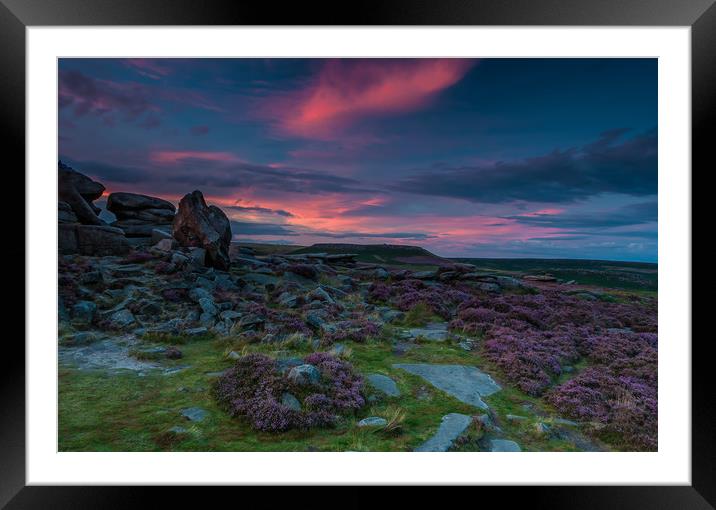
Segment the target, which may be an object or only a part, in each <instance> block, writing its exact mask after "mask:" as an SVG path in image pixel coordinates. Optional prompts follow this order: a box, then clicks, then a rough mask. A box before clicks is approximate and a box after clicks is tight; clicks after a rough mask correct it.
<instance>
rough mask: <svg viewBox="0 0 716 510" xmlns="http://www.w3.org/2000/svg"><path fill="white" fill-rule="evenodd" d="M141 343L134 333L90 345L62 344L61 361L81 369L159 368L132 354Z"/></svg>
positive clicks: (142, 369) (137, 370)
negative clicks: (70, 345)
mask: <svg viewBox="0 0 716 510" xmlns="http://www.w3.org/2000/svg"><path fill="white" fill-rule="evenodd" d="M137 345H141V343H140V342H139V341H138V340H137V339H136V337H134V335H124V336H119V337H110V338H105V339H102V340H99V341H96V342H94V343H91V344H89V345H81V346H77V347H65V346H60V347H59V351H58V357H59V361H60V363H62V364H64V365H73V366H75V367H76V368H77V369H79V370H110V371H115V370H117V371H118V370H132V371H135V372H142V371H144V370H150V369H157V368H160V365H159V364H157V363H155V362H150V361H141V360H138V359H136V358H134V357H132V356H130V354H129V351H130V349H131V348H133V347H135V346H137Z"/></svg>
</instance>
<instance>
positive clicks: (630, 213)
mask: <svg viewBox="0 0 716 510" xmlns="http://www.w3.org/2000/svg"><path fill="white" fill-rule="evenodd" d="M657 216H658V202H657V201H650V202H643V203H638V204H629V205H626V206H623V207H620V208H619V209H616V210H614V211H611V212H603V211H599V212H594V213H568V214H534V213H533V214H529V215H514V216H505V219H510V220H515V221H517V222H518V223H521V224H523V225H530V226H537V227H551V228H563V229H564V228H566V229H575V228H577V229H579V228H611V227H623V226H627V225H641V224H644V223H650V222H655V221H657Z"/></svg>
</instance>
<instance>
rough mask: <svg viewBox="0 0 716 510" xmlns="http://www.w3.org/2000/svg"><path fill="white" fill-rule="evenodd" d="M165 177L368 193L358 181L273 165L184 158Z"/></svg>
mask: <svg viewBox="0 0 716 510" xmlns="http://www.w3.org/2000/svg"><path fill="white" fill-rule="evenodd" d="M168 180H169V181H171V182H175V183H182V184H186V185H188V186H194V187H200V186H215V187H220V188H241V187H244V188H247V187H251V188H258V189H262V190H269V191H275V192H290V193H346V192H348V193H349V192H369V191H371V190H368V189H364V188H362V187H361V185H360V184H361V183H360V181H357V180H356V179H351V178H348V177H340V176H337V175H331V174H328V173H322V172H318V171H315V170H310V169H304V168H292V167H273V166H268V165H259V164H253V163H243V162H241V163H229V164H227V163H222V162H218V163H217V162H210V161H204V160H201V161H192V160H186V161H185V162H184V163H183V164H182V165H181V166H176V167H172V168H171V173H168Z"/></svg>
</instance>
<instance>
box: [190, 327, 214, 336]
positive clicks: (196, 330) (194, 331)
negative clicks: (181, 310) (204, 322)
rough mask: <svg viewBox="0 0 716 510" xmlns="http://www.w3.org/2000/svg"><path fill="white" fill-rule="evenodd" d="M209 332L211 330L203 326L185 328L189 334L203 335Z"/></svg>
mask: <svg viewBox="0 0 716 510" xmlns="http://www.w3.org/2000/svg"><path fill="white" fill-rule="evenodd" d="M208 332H209V330H208V329H207V328H205V327H203V326H202V327H198V328H190V329H186V330H184V334H185V335H187V336H201V335H206V334H207V333H208Z"/></svg>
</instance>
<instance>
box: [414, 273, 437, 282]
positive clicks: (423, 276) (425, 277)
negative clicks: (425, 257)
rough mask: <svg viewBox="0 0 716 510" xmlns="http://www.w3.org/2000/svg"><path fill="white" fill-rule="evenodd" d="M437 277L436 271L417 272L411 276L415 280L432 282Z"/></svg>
mask: <svg viewBox="0 0 716 510" xmlns="http://www.w3.org/2000/svg"><path fill="white" fill-rule="evenodd" d="M437 276H438V272H437V271H417V272H415V273H413V274H412V275H411V277H412V278H415V279H416V280H434V279H435V278H437Z"/></svg>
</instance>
